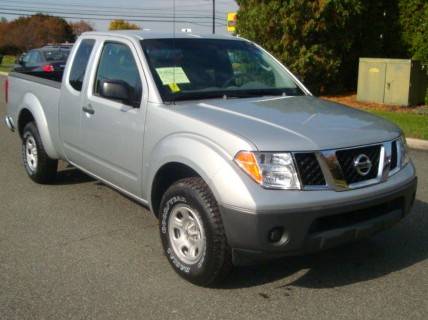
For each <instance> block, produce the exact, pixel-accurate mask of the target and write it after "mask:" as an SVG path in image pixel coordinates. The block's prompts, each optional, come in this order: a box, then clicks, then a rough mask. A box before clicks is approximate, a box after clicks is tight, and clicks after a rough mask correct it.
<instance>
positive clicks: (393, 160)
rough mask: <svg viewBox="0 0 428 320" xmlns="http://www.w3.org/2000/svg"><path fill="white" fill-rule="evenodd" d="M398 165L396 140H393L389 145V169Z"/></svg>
mask: <svg viewBox="0 0 428 320" xmlns="http://www.w3.org/2000/svg"><path fill="white" fill-rule="evenodd" d="M397 165H398V152H397V141H393V142H392V145H391V165H390V167H389V168H390V170H394V169H395V168H397Z"/></svg>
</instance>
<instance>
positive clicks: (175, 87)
mask: <svg viewBox="0 0 428 320" xmlns="http://www.w3.org/2000/svg"><path fill="white" fill-rule="evenodd" d="M168 87H169V89H170V90H171V92H173V93H177V92H180V91H181V90H180V87H179V86H178V84H176V83H170V84H169V85H168Z"/></svg>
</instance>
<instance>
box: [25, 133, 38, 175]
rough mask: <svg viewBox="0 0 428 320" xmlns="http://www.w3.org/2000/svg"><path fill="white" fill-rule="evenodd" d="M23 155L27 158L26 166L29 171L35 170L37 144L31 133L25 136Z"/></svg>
mask: <svg viewBox="0 0 428 320" xmlns="http://www.w3.org/2000/svg"><path fill="white" fill-rule="evenodd" d="M25 157H26V160H27V164H28V167H29V168H30V169H31V171H36V170H37V144H36V140H35V139H34V137H33V136H32V135H29V136H28V137H27V140H26V142H25Z"/></svg>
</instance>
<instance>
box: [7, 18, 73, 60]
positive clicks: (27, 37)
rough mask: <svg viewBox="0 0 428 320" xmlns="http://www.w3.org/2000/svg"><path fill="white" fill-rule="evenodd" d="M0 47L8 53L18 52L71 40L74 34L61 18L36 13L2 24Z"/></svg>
mask: <svg viewBox="0 0 428 320" xmlns="http://www.w3.org/2000/svg"><path fill="white" fill-rule="evenodd" d="M2 25H3V26H2V28H3V30H1V33H0V34H1V35H2V36H1V37H0V48H7V50H5V51H8V52H9V53H19V52H22V51H27V50H29V49H31V48H37V47H41V46H44V45H46V44H47V43H63V42H72V41H73V40H74V35H73V32H72V29H71V27H70V25H69V24H68V23H67V21H65V20H64V19H62V18H59V17H54V16H49V15H44V14H36V15H33V16H30V17H20V18H18V19H16V20H12V21H10V22H8V23H5V24H2Z"/></svg>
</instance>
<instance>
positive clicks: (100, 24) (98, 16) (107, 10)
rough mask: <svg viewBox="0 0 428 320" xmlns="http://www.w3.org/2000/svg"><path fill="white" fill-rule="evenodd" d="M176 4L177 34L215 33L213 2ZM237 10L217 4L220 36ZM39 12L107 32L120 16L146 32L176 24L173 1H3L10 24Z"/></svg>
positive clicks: (223, 0) (230, 2)
mask: <svg viewBox="0 0 428 320" xmlns="http://www.w3.org/2000/svg"><path fill="white" fill-rule="evenodd" d="M175 3H176V21H178V20H181V21H183V22H179V23H176V30H177V31H180V30H181V29H182V28H191V29H192V31H194V32H200V33H210V32H211V30H212V18H211V17H212V0H175ZM237 8H238V7H237V5H236V2H235V1H234V0H216V17H217V19H216V24H217V25H216V31H217V33H227V31H226V26H225V24H226V13H227V12H231V11H236V10H237ZM35 12H43V13H49V14H51V15H58V16H64V17H67V18H66V19H67V20H69V21H74V20H75V19H71V17H82V18H83V19H84V20H88V21H90V22H91V23H92V25H93V26H94V27H95V29H96V30H100V31H102V30H107V28H108V24H109V20H110V19H114V18H115V17H116V15H117V17H121V18H122V17H123V18H125V19H126V20H129V21H133V22H134V23H136V24H138V25H140V26H141V27H142V28H145V29H146V28H147V29H152V30H156V31H171V30H172V28H173V24H172V22H168V20H170V21H172V20H173V19H172V17H173V0H119V1H118V0H0V17H5V18H7V19H8V20H12V19H15V18H16V17H17V15H16V14H22V15H25V14H27V15H28V14H33V13H35ZM8 13H9V14H8ZM12 13H13V14H14V15H12ZM102 19H106V20H102ZM141 20H145V21H141ZM147 20H156V21H158V20H164V21H165V20H166V21H165V22H155V21H147Z"/></svg>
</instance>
